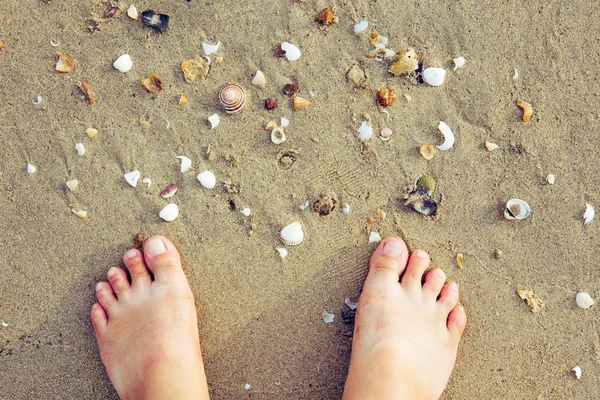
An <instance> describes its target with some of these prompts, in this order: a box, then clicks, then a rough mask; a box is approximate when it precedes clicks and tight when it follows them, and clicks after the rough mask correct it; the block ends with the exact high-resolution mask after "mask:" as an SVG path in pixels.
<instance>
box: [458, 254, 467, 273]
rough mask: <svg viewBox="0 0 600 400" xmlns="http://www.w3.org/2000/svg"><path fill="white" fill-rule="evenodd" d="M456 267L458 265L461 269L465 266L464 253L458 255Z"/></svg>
mask: <svg viewBox="0 0 600 400" xmlns="http://www.w3.org/2000/svg"><path fill="white" fill-rule="evenodd" d="M456 265H458V268H460V269H462V268H463V266H464V265H465V256H464V255H463V254H462V253H458V254H457V255H456Z"/></svg>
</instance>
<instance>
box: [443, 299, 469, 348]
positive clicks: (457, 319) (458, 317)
mask: <svg viewBox="0 0 600 400" xmlns="http://www.w3.org/2000/svg"><path fill="white" fill-rule="evenodd" d="M447 326H448V332H450V337H451V339H452V341H453V342H454V343H458V341H459V340H460V336H461V335H462V333H463V331H464V330H465V326H467V313H465V309H464V308H463V307H462V306H459V305H457V306H455V307H454V309H453V310H452V311H451V312H450V314H449V315H448V324H447Z"/></svg>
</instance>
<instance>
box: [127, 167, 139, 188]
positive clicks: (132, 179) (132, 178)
mask: <svg viewBox="0 0 600 400" xmlns="http://www.w3.org/2000/svg"><path fill="white" fill-rule="evenodd" d="M123 177H124V178H125V180H126V181H127V183H129V184H130V185H131V186H133V187H136V186H137V183H138V180H139V179H140V171H138V170H135V171H131V172H128V173H126V174H125V175H123Z"/></svg>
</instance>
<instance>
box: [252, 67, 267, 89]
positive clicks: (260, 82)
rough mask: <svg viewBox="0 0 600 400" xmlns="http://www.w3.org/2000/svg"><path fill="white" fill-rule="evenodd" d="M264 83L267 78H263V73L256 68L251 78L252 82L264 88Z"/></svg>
mask: <svg viewBox="0 0 600 400" xmlns="http://www.w3.org/2000/svg"><path fill="white" fill-rule="evenodd" d="M266 83H267V79H266V78H265V74H263V73H262V71H261V70H260V69H257V70H256V74H254V78H253V79H252V84H253V85H254V86H258V87H261V88H264V87H265V84H266Z"/></svg>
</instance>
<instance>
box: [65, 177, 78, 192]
mask: <svg viewBox="0 0 600 400" xmlns="http://www.w3.org/2000/svg"><path fill="white" fill-rule="evenodd" d="M65 185H66V186H67V188H68V189H69V190H70V191H71V192H74V191H76V190H77V187H78V186H79V181H78V180H77V179H71V180H69V181H67V183H65Z"/></svg>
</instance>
